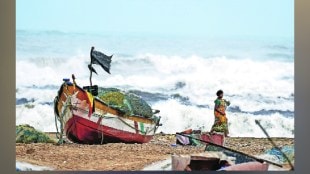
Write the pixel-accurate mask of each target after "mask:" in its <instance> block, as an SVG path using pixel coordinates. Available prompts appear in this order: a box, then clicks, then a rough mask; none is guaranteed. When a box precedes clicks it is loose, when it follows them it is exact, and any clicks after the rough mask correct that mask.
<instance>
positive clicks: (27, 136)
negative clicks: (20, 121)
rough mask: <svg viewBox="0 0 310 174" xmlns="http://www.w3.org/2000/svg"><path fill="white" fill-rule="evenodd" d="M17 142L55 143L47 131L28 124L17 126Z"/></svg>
mask: <svg viewBox="0 0 310 174" xmlns="http://www.w3.org/2000/svg"><path fill="white" fill-rule="evenodd" d="M16 143H54V141H53V140H52V139H51V138H50V137H49V136H48V135H46V134H45V133H43V132H40V131H37V130H36V129H35V128H34V127H32V126H29V125H28V124H24V125H18V126H16Z"/></svg>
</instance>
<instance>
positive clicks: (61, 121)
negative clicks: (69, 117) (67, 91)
mask: <svg viewBox="0 0 310 174" xmlns="http://www.w3.org/2000/svg"><path fill="white" fill-rule="evenodd" d="M57 102H58V96H57V97H55V100H54V105H55V107H56V106H57ZM70 103H71V96H67V100H66V103H65V104H64V110H63V112H62V113H61V115H60V116H59V115H58V114H57V113H56V110H55V109H54V114H55V126H56V130H57V133H56V137H57V138H58V139H59V140H58V143H57V144H63V142H64V140H63V132H64V126H63V124H64V123H63V117H64V115H65V114H66V111H67V109H68V106H71V104H70ZM56 118H59V122H60V133H59V131H58V125H57V120H56Z"/></svg>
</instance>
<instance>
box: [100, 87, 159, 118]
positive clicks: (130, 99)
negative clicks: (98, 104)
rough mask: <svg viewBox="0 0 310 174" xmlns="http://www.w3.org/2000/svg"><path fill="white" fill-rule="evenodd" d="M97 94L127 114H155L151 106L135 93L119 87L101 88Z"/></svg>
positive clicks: (143, 115)
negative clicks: (124, 90)
mask: <svg viewBox="0 0 310 174" xmlns="http://www.w3.org/2000/svg"><path fill="white" fill-rule="evenodd" d="M97 96H98V97H99V98H100V99H101V100H102V101H103V102H105V103H106V104H108V105H109V106H111V107H114V108H117V109H119V110H121V111H123V112H125V114H126V115H136V116H142V117H147V118H150V117H152V116H153V112H152V108H151V106H150V105H148V104H147V103H146V101H144V100H143V99H142V98H141V97H139V96H137V95H135V94H132V93H128V92H123V91H121V90H119V89H117V88H99V89H98V95H97Z"/></svg>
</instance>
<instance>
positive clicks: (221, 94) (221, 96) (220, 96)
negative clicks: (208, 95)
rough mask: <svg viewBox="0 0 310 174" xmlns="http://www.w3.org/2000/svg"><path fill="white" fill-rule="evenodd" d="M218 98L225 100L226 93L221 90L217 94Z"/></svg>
mask: <svg viewBox="0 0 310 174" xmlns="http://www.w3.org/2000/svg"><path fill="white" fill-rule="evenodd" d="M216 95H217V97H218V98H223V95H224V92H223V91H222V90H221V89H220V90H218V91H217V92H216Z"/></svg>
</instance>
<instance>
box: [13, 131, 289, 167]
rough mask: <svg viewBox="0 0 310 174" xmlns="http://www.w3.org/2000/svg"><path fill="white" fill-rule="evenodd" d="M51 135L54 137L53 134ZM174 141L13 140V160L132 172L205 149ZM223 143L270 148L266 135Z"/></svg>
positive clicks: (255, 151)
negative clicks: (59, 143) (264, 136)
mask: <svg viewBox="0 0 310 174" xmlns="http://www.w3.org/2000/svg"><path fill="white" fill-rule="evenodd" d="M50 136H52V137H54V135H52V134H50ZM175 140H176V139H175V135H161V134H157V135H156V136H155V137H154V138H153V139H152V140H151V141H150V142H149V143H145V144H124V143H110V144H103V145H82V144H75V143H66V144H63V145H55V144H51V143H48V144H44V143H32V144H22V143H16V161H19V162H27V163H31V164H34V165H39V166H47V167H51V168H53V169H54V170H84V171H89V170H100V171H110V170H113V171H118V170H121V171H126V170H129V171H134V170H142V169H143V168H144V167H145V166H147V165H149V164H152V163H154V162H157V161H160V160H165V159H167V158H169V157H170V156H171V154H193V153H200V152H203V151H204V147H195V146H180V145H177V146H173V145H172V144H174V143H175ZM273 141H274V142H275V144H276V145H278V146H279V147H282V146H285V145H293V144H294V139H292V138H273ZM225 146H226V147H229V148H232V149H235V150H238V151H241V152H244V153H247V154H250V155H260V154H262V153H264V152H265V150H267V149H270V148H272V145H271V143H270V142H269V141H268V139H266V138H244V137H242V138H241V137H240V138H239V137H228V138H226V142H225Z"/></svg>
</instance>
